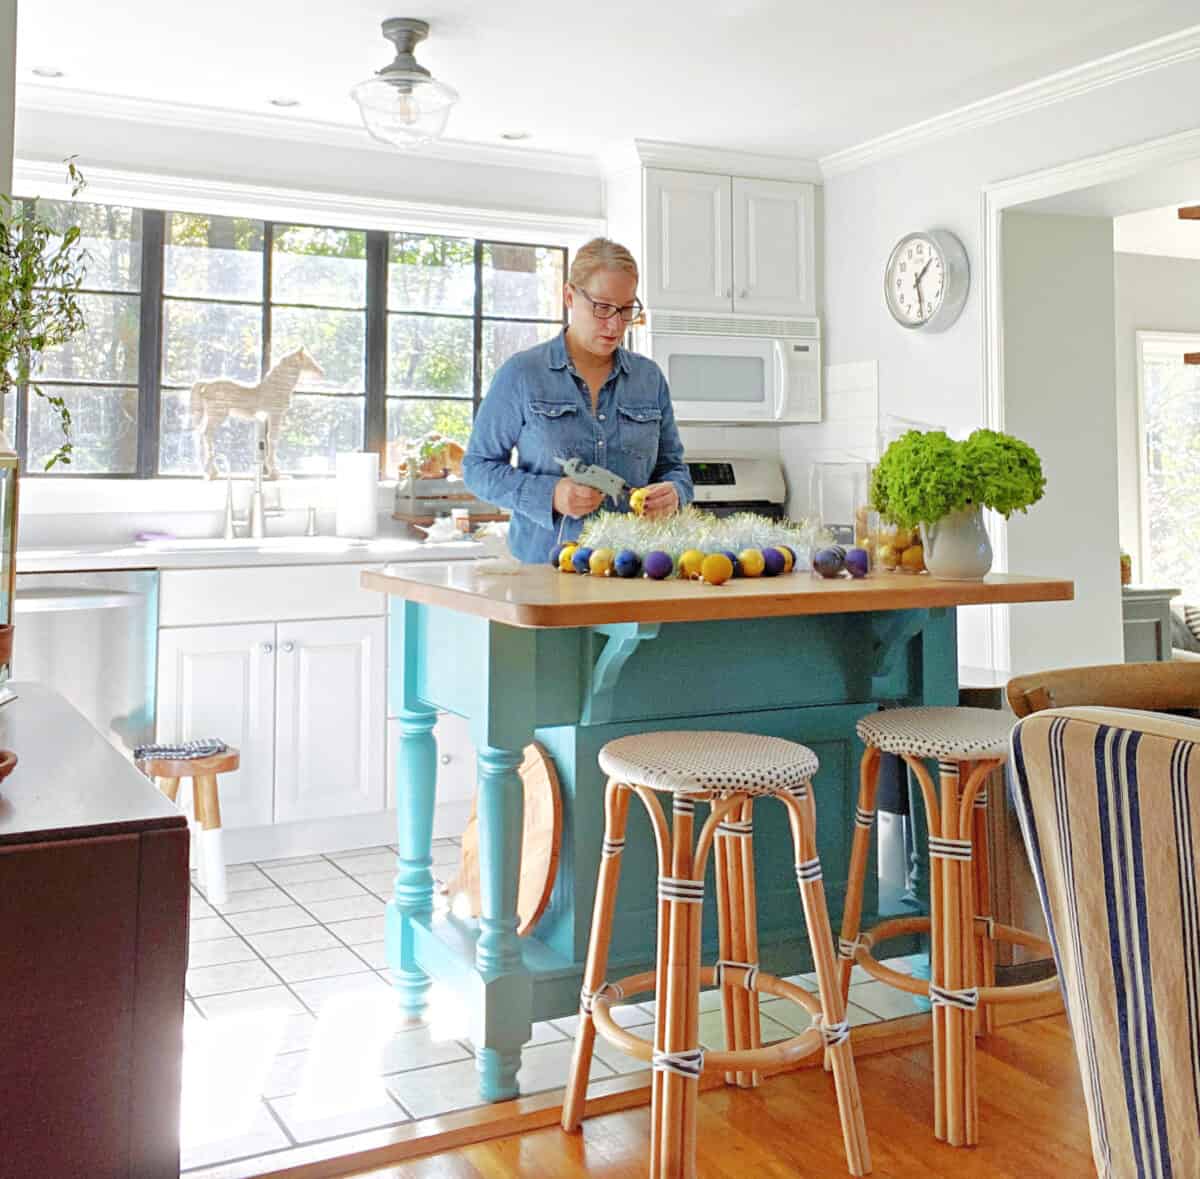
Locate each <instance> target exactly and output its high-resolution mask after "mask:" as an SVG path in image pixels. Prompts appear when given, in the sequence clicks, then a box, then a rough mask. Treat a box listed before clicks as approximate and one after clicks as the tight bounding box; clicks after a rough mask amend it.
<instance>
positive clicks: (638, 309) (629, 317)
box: [571, 283, 645, 323]
mask: <svg viewBox="0 0 1200 1179" xmlns="http://www.w3.org/2000/svg"><path fill="white" fill-rule="evenodd" d="M571 289H572V290H574V291H578V292H579V294H581V295H582V296H583V297H584V298H585V299H586V300H587V301H588V303H590V304H591V308H592V314H593V315H594V316H595V317H596V318H597V319H612V317H613V316H614V315H619V316H620V317H621V322H622V323H633V321H634V320H635V319H637V318H638V317H639V316H640V315H641V314H642V312H643V311H644V310H645V308H644V307H643V306H642V301H641V300H640V299H634V301H633V302H632V303H630V304H629V305H628V306H627V307H617V306H616V305H615V304H613V303H597V302H596V300H595V299H593V298H592V296H591V295H589V294H588V293H587V291H585V290H584V289H583V287H577V286H576V285H575V284H574V283H572V284H571Z"/></svg>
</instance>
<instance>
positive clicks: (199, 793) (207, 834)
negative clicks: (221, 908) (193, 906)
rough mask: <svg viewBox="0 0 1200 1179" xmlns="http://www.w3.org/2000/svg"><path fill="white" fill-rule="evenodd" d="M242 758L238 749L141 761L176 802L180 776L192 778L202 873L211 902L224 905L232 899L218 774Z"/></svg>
mask: <svg viewBox="0 0 1200 1179" xmlns="http://www.w3.org/2000/svg"><path fill="white" fill-rule="evenodd" d="M240 764H241V758H240V757H239V755H238V751H237V750H236V749H226V750H225V751H224V752H223V753H214V754H212V755H211V756H209V757H194V758H179V759H174V758H168V757H150V758H146V759H145V760H144V761H139V762H138V763H137V765H138V768H139V769H140V770H141V771H142V773H143V774H145V775H146V776H147V777H150V778H153V779H154V781H155V784H156V785H157V786H158V788H159V790H161V791H162V792H163V793H164V794H165V795H166V796H167V797H168V798H169V799H170V800H171V801H172V802H177V801H178V798H177V796H178V794H179V779H180V778H191V779H192V805H193V807H194V809H195V812H196V821H197V822H198V823H199V824H200V876H201V879H202V880H203V882H204V893H205V896H206V897H207V898H208V900H209V903H210V904H214V905H223V904H225V902H226V901H227V900H228V899H229V894H228V893H227V891H226V888H225V849H224V848H223V847H222V845H221V800H220V795H219V792H218V790H217V775H218V774H229V773H232V772H233V771H234V770H236V769H237V768H238V766H239V765H240Z"/></svg>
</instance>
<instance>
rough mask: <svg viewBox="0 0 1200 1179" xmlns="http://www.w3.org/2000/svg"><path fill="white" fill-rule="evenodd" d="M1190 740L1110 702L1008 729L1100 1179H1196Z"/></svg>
mask: <svg viewBox="0 0 1200 1179" xmlns="http://www.w3.org/2000/svg"><path fill="white" fill-rule="evenodd" d="M1198 747H1200V722H1197V721H1193V720H1183V719H1181V718H1178V717H1170V716H1165V715H1162V714H1160V713H1140V712H1132V711H1127V710H1122V709H1101V708H1064V709H1049V710H1047V711H1045V712H1039V713H1035V714H1033V715H1032V716H1028V717H1026V718H1025V719H1024V720H1022V721H1021V722H1020V723H1019V724H1018V725H1017V727H1016V728H1015V729H1014V730H1013V734H1012V757H1011V760H1010V762H1009V766H1010V771H1009V773H1010V787H1011V789H1012V793H1013V799H1014V803H1015V805H1016V809H1017V814H1018V817H1019V819H1020V823H1021V830H1022V833H1023V835H1024V837H1025V846H1026V849H1027V851H1028V853H1029V859H1030V863H1031V864H1032V867H1033V871H1034V875H1035V877H1036V879H1037V884H1038V890H1039V893H1040V896H1041V901H1042V908H1043V910H1044V912H1045V915H1046V923H1047V926H1048V928H1049V930H1050V939H1051V942H1052V944H1053V947H1054V957H1055V960H1056V961H1057V963H1058V971H1059V977H1060V979H1061V980H1062V985H1063V994H1064V1000H1065V1003H1066V1007H1067V1013H1068V1015H1069V1017H1070V1020H1071V1029H1072V1033H1073V1036H1074V1040H1075V1049H1076V1055H1077V1057H1078V1062H1079V1069H1080V1074H1081V1076H1082V1078H1083V1089H1084V1096H1085V1098H1086V1100H1087V1106H1088V1119H1089V1125H1090V1128H1091V1136H1092V1153H1093V1157H1094V1159H1095V1163H1096V1170H1097V1173H1098V1174H1099V1175H1100V1176H1101V1179H1195V1177H1197V1176H1200V890H1198V887H1197V880H1198V877H1200V855H1198V849H1197V842H1196V830H1197V827H1198V826H1200V762H1198V761H1197V759H1196V750H1197V748H1198ZM1193 770H1194V771H1195V776H1194V778H1193Z"/></svg>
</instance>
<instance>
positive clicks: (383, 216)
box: [13, 156, 605, 247]
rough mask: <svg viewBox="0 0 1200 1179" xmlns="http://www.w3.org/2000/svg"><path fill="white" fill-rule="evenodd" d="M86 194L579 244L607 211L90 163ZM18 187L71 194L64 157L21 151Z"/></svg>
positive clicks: (308, 220)
mask: <svg viewBox="0 0 1200 1179" xmlns="http://www.w3.org/2000/svg"><path fill="white" fill-rule="evenodd" d="M84 171H85V172H86V175H87V190H86V196H85V198H84V199H86V200H90V201H97V202H99V203H101V204H115V205H131V206H133V207H134V208H146V209H186V210H188V211H189V212H195V213H209V214H218V215H225V216H237V217H259V218H262V219H263V220H272V221H296V222H299V223H301V224H315V225H346V226H352V227H353V228H355V229H382V230H401V229H403V230H412V231H415V232H422V233H444V234H448V235H451V236H463V235H469V236H474V237H491V238H500V239H502V240H505V241H523V242H545V241H547V240H550V241H555V242H561V243H563V244H565V245H568V246H572V247H573V246H575V245H577V244H579V243H581V242H584V241H586V240H588V239H589V238H591V237H595V236H596V235H597V234H600V233H603V232H604V228H605V221H604V219H603V218H600V217H573V216H563V215H557V216H556V215H554V214H552V213H533V212H523V211H513V210H508V209H487V208H479V207H470V206H464V205H444V204H436V205H435V204H425V203H421V202H418V201H401V200H393V199H390V198H387V197H370V196H359V195H355V194H350V193H345V192H319V191H314V190H311V189H298V188H283V187H273V186H268V185H260V184H243V183H240V182H235V181H229V180H214V179H211V178H208V177H198V176H177V175H172V176H167V175H161V174H154V173H149V172H134V171H123V170H118V169H114V168H99V167H92V166H90V165H87V164H85V165H84ZM13 191H14V192H17V193H19V194H28V195H32V196H42V197H47V198H57V199H61V198H63V197H68V196H69V195H70V189H69V186H68V184H67V180H66V175H65V169H64V168H63V164H62V161H61V160H45V159H32V158H29V157H24V156H18V157H17V159H16V160H15V161H14V163H13Z"/></svg>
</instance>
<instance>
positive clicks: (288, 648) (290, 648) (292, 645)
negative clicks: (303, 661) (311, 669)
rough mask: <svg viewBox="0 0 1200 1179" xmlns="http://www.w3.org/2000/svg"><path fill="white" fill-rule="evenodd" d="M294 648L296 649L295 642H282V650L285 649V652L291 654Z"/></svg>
mask: <svg viewBox="0 0 1200 1179" xmlns="http://www.w3.org/2000/svg"><path fill="white" fill-rule="evenodd" d="M295 649H296V644H295V643H291V642H289V643H284V644H283V650H284V651H285V652H286V653H287V654H288V655H290V654H291V653H292V652H293V651H294V650H295Z"/></svg>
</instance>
